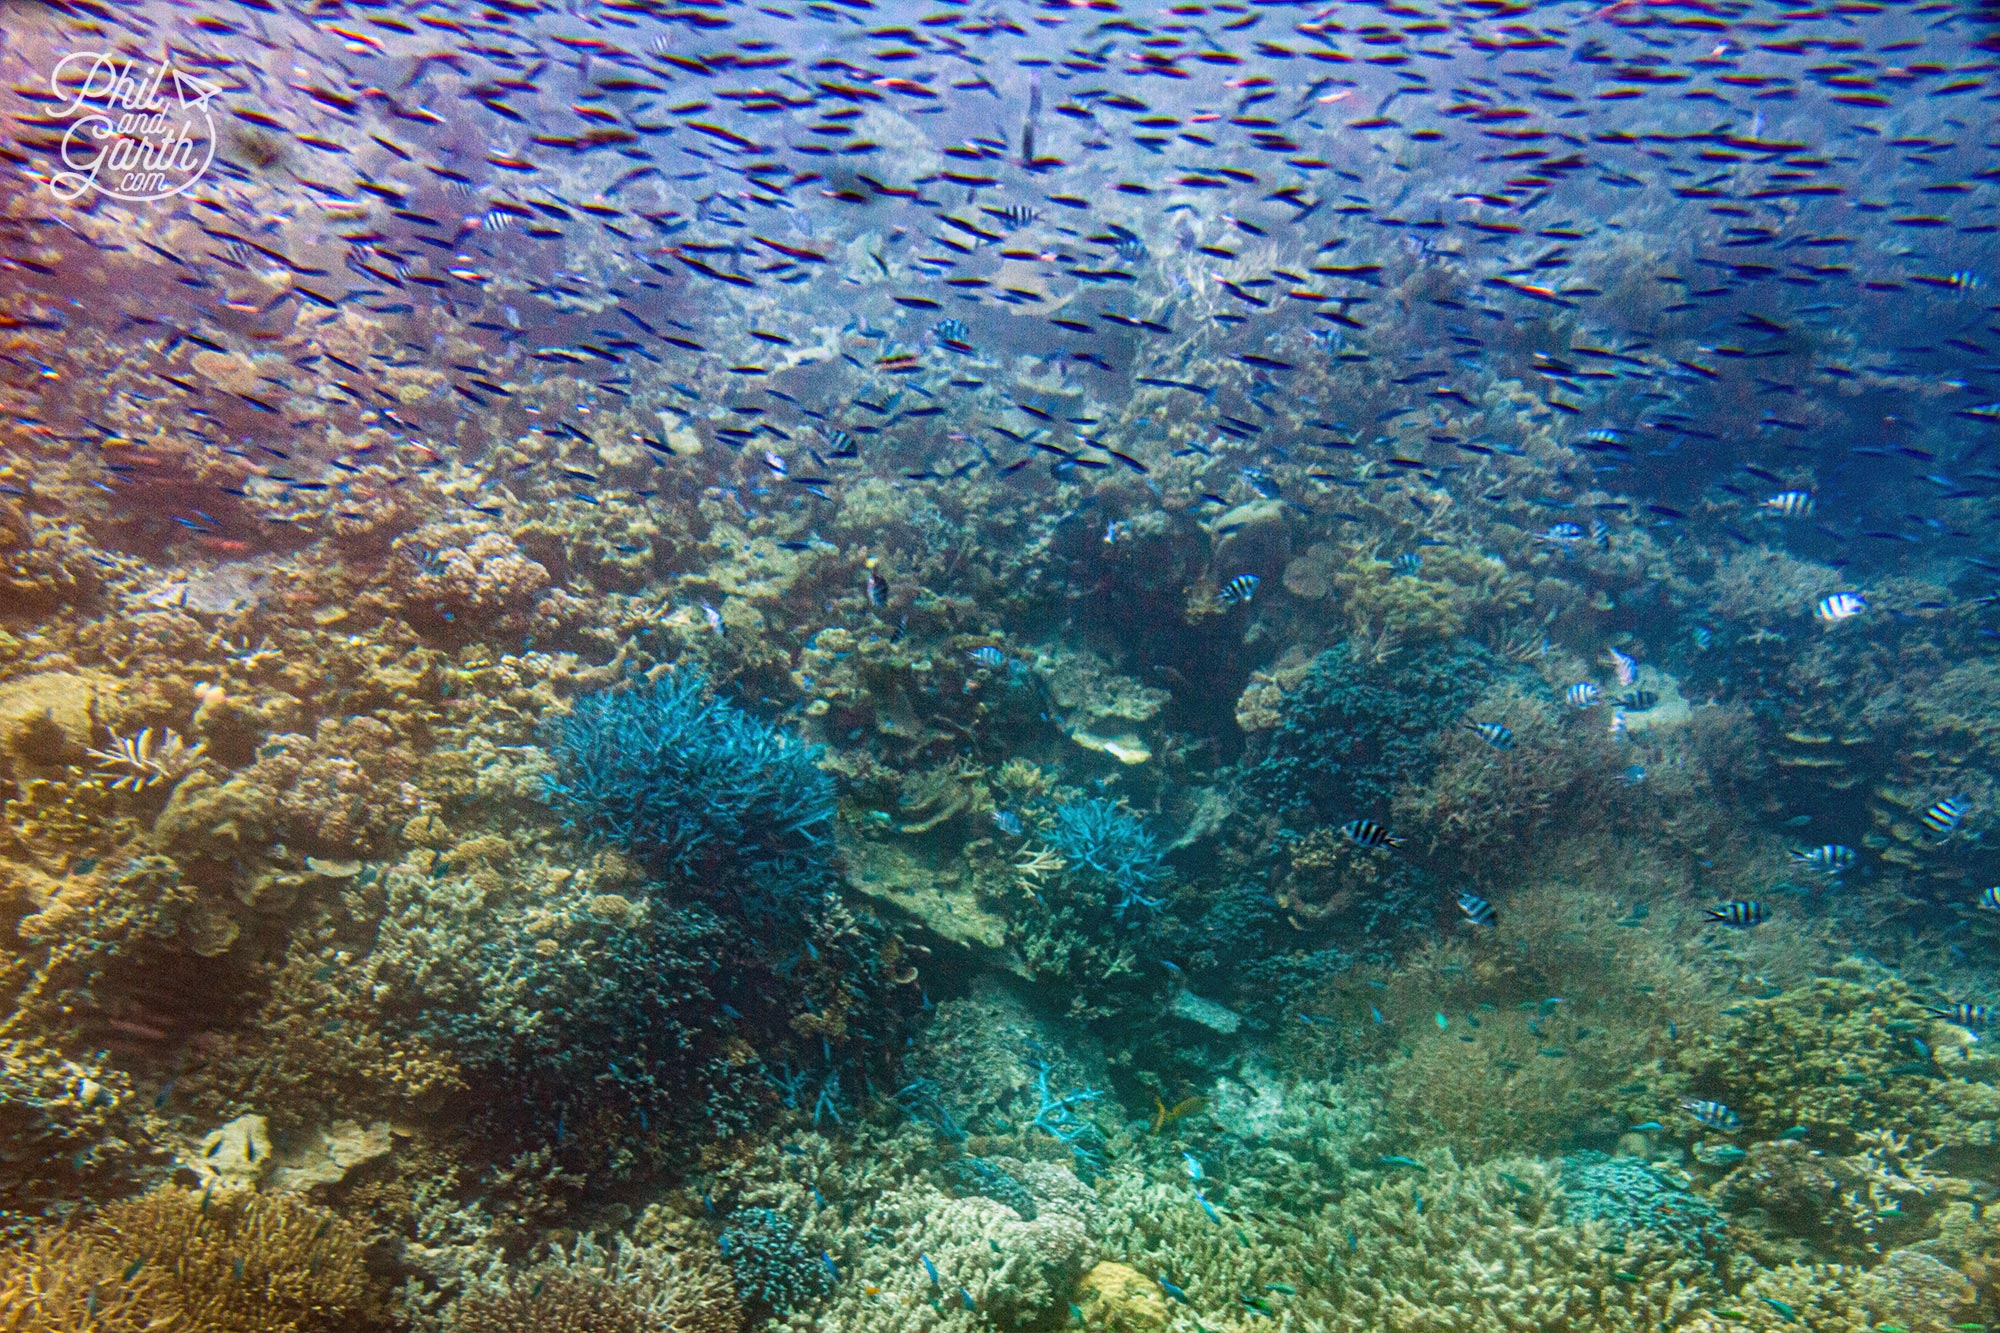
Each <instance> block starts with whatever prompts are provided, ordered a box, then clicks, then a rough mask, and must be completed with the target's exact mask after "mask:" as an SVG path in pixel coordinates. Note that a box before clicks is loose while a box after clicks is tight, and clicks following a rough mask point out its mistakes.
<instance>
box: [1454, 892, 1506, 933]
mask: <svg viewBox="0 0 2000 1333" xmlns="http://www.w3.org/2000/svg"><path fill="white" fill-rule="evenodd" d="M1458 910H1459V911H1460V912H1462V913H1463V914H1464V915H1465V919H1466V921H1467V922H1468V923H1470V924H1471V925H1474V926H1492V925H1497V924H1498V923H1499V920H1500V917H1499V914H1498V913H1496V912H1495V911H1494V910H1493V904H1492V903H1490V902H1488V901H1486V899H1484V898H1482V897H1480V896H1479V895H1478V894H1476V893H1473V892H1471V891H1470V890H1467V891H1466V892H1463V893H1461V894H1459V895H1458Z"/></svg>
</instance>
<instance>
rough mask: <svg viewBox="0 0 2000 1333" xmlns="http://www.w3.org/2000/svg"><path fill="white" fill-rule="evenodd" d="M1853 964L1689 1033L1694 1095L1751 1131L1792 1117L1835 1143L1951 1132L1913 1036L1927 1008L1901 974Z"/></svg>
mask: <svg viewBox="0 0 2000 1333" xmlns="http://www.w3.org/2000/svg"><path fill="white" fill-rule="evenodd" d="M1851 971H1852V975H1850V976H1848V977H1815V978H1812V979H1811V980H1810V981H1808V982H1807V983H1806V984H1804V985H1802V986H1797V987H1794V988H1793V989H1791V990H1788V991H1786V992H1784V993H1783V994H1781V995H1777V996H1774V997H1772V998H1770V999H1761V1000H1754V1001H1752V1002H1750V1003H1749V1004H1748V1005H1747V1006H1745V1011H1744V1012H1743V1013H1742V1014H1741V1015H1740V1016H1738V1017H1737V1018H1736V1019H1735V1020H1734V1021H1732V1022H1729V1023H1727V1024H1726V1025H1723V1026H1720V1027H1718V1028H1715V1029H1713V1030H1704V1031H1702V1032H1699V1033H1697V1034H1695V1035H1694V1037H1693V1039H1692V1040H1691V1041H1689V1042H1688V1043H1687V1044H1686V1046H1685V1048H1684V1049H1683V1050H1682V1051H1681V1053H1680V1055H1679V1062H1680V1064H1681V1066H1682V1068H1684V1069H1685V1070H1686V1071H1687V1072H1688V1074H1689V1075H1690V1076H1691V1078H1692V1080H1693V1087H1694V1089H1695V1090H1696V1095H1698V1096H1704V1097H1713V1098H1714V1099H1715V1100H1718V1101H1721V1102H1723V1103H1725V1104H1727V1105H1729V1106H1731V1107H1734V1108H1735V1109H1736V1111H1737V1112H1738V1113H1739V1114H1741V1115H1742V1117H1743V1123H1744V1127H1745V1128H1746V1129H1747V1130H1748V1131H1749V1132H1750V1133H1752V1134H1754V1135H1759V1136H1770V1135H1775V1134H1778V1133H1781V1132H1783V1131H1784V1130H1787V1129H1790V1128H1792V1127H1793V1126H1800V1127H1803V1128H1804V1129H1805V1131H1806V1132H1807V1134H1808V1135H1809V1136H1810V1139H1811V1141H1813V1142H1815V1143H1823V1144H1830V1145H1832V1146H1834V1147H1836V1148H1851V1147H1852V1146H1853V1145H1854V1144H1855V1142H1856V1140H1857V1137H1858V1136H1859V1135H1861V1134H1863V1133H1865V1132H1867V1131H1869V1130H1874V1129H1896V1130H1898V1131H1901V1132H1904V1133H1909V1134H1912V1135H1914V1136H1915V1137H1916V1138H1917V1139H1918V1140H1919V1141H1920V1142H1922V1143H1923V1144H1924V1145H1925V1146H1929V1145H1931V1144H1934V1143H1936V1142H1939V1141H1941V1140H1940V1135H1944V1136H1945V1137H1949V1136H1950V1131H1949V1129H1948V1127H1947V1120H1948V1116H1947V1113H1946V1110H1945V1106H1944V1104H1943V1102H1942V1100H1941V1099H1940V1098H1939V1096H1938V1094H1937V1085H1936V1083H1935V1082H1934V1080H1933V1079H1932V1078H1930V1077H1929V1075H1930V1074H1931V1072H1932V1067H1931V1065H1930V1064H1929V1062H1928V1061H1927V1060H1925V1059H1924V1058H1923V1057H1922V1056H1921V1054H1920V1053H1919V1052H1918V1050H1917V1047H1916V1046H1915V1045H1914V1044H1913V1043H1912V1039H1913V1038H1917V1039H1921V1037H1922V1034H1924V1033H1925V1032H1927V1031H1929V1029H1930V1025H1931V1017H1930V1015H1929V1014H1928V1013H1927V1012H1926V1011H1925V1010H1924V1007H1923V1006H1922V1005H1921V1004H1919V1003H1917V1001H1916V998H1915V997H1914V996H1913V995H1912V994H1911V993H1910V988H1909V986H1908V985H1907V984H1906V983H1904V982H1903V981H1901V980H1899V979H1897V978H1895V977H1892V976H1888V975H1885V974H1881V973H1879V972H1875V971H1873V970H1872V969H1867V970H1864V969H1860V968H1858V967H1856V968H1853V969H1851ZM1862 976H1865V977H1866V980H1862V979H1860V978H1861V977H1862Z"/></svg>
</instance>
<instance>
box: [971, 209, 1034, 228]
mask: <svg viewBox="0 0 2000 1333" xmlns="http://www.w3.org/2000/svg"><path fill="white" fill-rule="evenodd" d="M979 211H980V212H982V213H984V214H985V215H986V216H987V217H989V218H992V219H993V220H994V221H995V222H998V223H1000V224H1001V225H1002V226H1004V227H1006V228H1007V230H1009V231H1019V230H1020V229H1021V228H1023V227H1029V226H1033V225H1034V224H1035V223H1036V222H1039V221H1040V220H1041V216H1042V214H1041V211H1040V210H1039V209H1033V208H1029V207H1028V206H1027V205H1026V204H1008V205H1006V206H1004V207H1001V208H989V207H987V206H986V205H984V204H981V205H980V206H979Z"/></svg>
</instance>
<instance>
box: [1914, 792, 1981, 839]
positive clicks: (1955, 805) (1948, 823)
mask: <svg viewBox="0 0 2000 1333" xmlns="http://www.w3.org/2000/svg"><path fill="white" fill-rule="evenodd" d="M1969 809H1971V806H1970V805H1968V804H1967V803H1966V800H1965V798H1964V797H1963V796H1946V797H1942V798H1940V799H1939V800H1936V801H1933V802H1931V804H1930V805H1929V806H1928V807H1926V808H1925V810H1924V812H1923V813H1922V814H1920V815H1918V816H1917V820H1918V822H1920V823H1921V824H1923V826H1924V827H1925V828H1927V829H1929V830H1930V831H1931V833H1932V835H1933V836H1935V837H1939V838H1949V837H1950V836H1951V835H1952V834H1953V833H1954V832H1955V831H1957V829H1958V826H1959V823H1960V822H1961V821H1962V820H1964V818H1965V813H1966V811H1967V810H1969Z"/></svg>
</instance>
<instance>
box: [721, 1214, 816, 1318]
mask: <svg viewBox="0 0 2000 1333" xmlns="http://www.w3.org/2000/svg"><path fill="white" fill-rule="evenodd" d="M716 1245H717V1246H718V1247H719V1248H720V1249H721V1251H722V1257H723V1258H724V1259H726V1260H727V1261H728V1262H729V1267H730V1270H731V1271H732V1272H734V1273H735V1274H736V1294H737V1295H738V1296H739V1297H741V1298H742V1300H743V1302H744V1304H746V1305H747V1306H748V1307H749V1308H750V1309H751V1310H752V1311H754V1312H760V1313H765V1314H785V1313H788V1312H790V1311H793V1310H797V1309H798V1308H799V1307H801V1306H805V1305H811V1304H813V1303H814V1302H816V1301H818V1300H819V1299H820V1298H821V1297H823V1296H825V1295H826V1294H827V1293H828V1292H830V1291H832V1290H833V1275H832V1274H831V1273H830V1272H828V1271H827V1269H826V1267H825V1266H824V1265H822V1264H821V1263H820V1261H819V1260H818V1259H817V1258H815V1257H814V1256H813V1254H812V1252H811V1251H810V1250H807V1249H806V1248H804V1247H803V1246H802V1245H800V1244H799V1236H798V1228H797V1227H796V1226H794V1225H793V1224H792V1221H791V1219H790V1218H787V1217H786V1216H785V1215H784V1214H783V1213H781V1212H779V1211H778V1210H777V1209H775V1208H746V1209H744V1210H743V1211H742V1212H740V1213H738V1214H736V1215H735V1216H733V1217H731V1218H730V1219H729V1225H728V1226H726V1227H724V1228H723V1231H722V1235H721V1236H719V1237H718V1238H717V1239H716Z"/></svg>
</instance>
